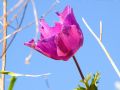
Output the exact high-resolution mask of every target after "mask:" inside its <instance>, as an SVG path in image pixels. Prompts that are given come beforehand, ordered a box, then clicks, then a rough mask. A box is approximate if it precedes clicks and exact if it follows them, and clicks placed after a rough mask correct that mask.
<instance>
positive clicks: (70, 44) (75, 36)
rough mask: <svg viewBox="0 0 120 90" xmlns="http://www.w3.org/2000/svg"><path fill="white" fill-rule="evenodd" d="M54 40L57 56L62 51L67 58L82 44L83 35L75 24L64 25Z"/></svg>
mask: <svg viewBox="0 0 120 90" xmlns="http://www.w3.org/2000/svg"><path fill="white" fill-rule="evenodd" d="M55 40H56V45H57V53H58V56H61V55H63V53H64V55H66V58H67V59H68V58H70V57H71V56H73V55H74V54H75V52H76V51H77V50H78V49H79V48H80V46H82V44H83V35H82V33H81V32H80V30H78V28H77V27H76V26H75V25H71V26H64V28H63V30H62V32H61V33H60V34H58V36H57V37H56V39H55ZM61 53H62V54H61Z"/></svg>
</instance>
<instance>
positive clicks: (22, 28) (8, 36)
mask: <svg viewBox="0 0 120 90" xmlns="http://www.w3.org/2000/svg"><path fill="white" fill-rule="evenodd" d="M34 23H35V22H31V23H29V24H27V25H26V26H24V27H21V28H19V29H17V30H16V31H14V32H13V33H11V34H9V35H7V36H6V37H4V38H2V39H1V40H0V43H1V42H3V40H6V39H8V38H10V37H11V36H13V35H15V34H16V33H18V32H20V31H22V30H24V29H26V28H28V27H30V26H31V25H33V24H34Z"/></svg>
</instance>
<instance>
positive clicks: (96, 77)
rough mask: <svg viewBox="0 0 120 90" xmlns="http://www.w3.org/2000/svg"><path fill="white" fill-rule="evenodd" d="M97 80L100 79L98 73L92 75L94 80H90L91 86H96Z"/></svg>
mask: <svg viewBox="0 0 120 90" xmlns="http://www.w3.org/2000/svg"><path fill="white" fill-rule="evenodd" d="M99 79H100V73H98V72H97V73H96V74H95V75H94V78H93V79H92V82H91V85H96V84H97V82H98V80H99Z"/></svg>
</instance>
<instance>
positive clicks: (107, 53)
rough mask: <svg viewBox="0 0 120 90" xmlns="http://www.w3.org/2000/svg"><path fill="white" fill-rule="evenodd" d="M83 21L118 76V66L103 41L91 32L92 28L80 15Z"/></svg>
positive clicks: (119, 74) (119, 73)
mask: <svg viewBox="0 0 120 90" xmlns="http://www.w3.org/2000/svg"><path fill="white" fill-rule="evenodd" d="M82 20H83V23H84V24H85V26H86V27H87V28H88V30H89V31H90V33H91V34H92V35H93V36H94V38H95V39H96V40H97V42H98V44H99V45H100V47H101V48H102V50H103V51H104V53H105V55H106V56H107V58H108V60H109V61H110V63H111V65H112V67H113V69H114V70H115V72H116V73H117V75H118V77H119V78H120V71H119V69H118V67H117V66H116V64H115V62H114V60H113V59H112V57H111V56H110V54H109V52H108V51H107V49H106V48H105V46H104V45H103V43H102V42H101V41H100V39H99V38H98V37H97V35H96V34H95V33H94V32H93V30H92V29H91V28H90V26H89V25H88V24H87V22H86V21H85V19H84V18H83V17H82Z"/></svg>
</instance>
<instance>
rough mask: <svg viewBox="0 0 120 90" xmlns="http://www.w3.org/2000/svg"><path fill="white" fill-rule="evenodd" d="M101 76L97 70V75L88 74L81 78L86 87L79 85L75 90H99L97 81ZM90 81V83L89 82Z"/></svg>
mask: <svg viewBox="0 0 120 90" xmlns="http://www.w3.org/2000/svg"><path fill="white" fill-rule="evenodd" d="M99 78H100V74H99V73H98V72H97V73H96V74H95V75H93V77H92V75H91V74H88V75H87V76H86V77H85V79H84V80H81V81H80V82H82V83H83V84H84V86H85V87H82V86H80V85H78V87H77V88H75V89H74V90H98V88H97V83H98V80H99ZM90 81H91V82H90ZM89 83H90V84H89Z"/></svg>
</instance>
